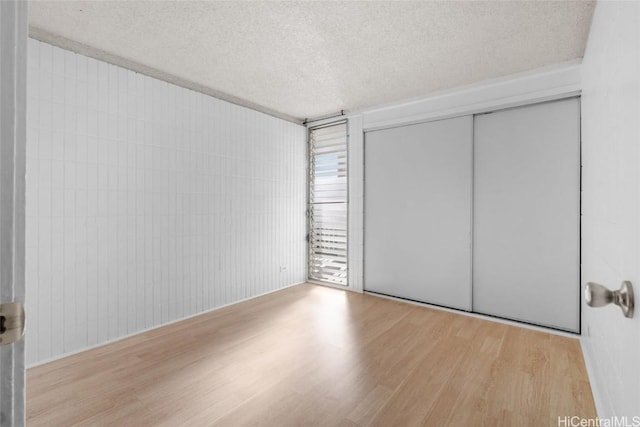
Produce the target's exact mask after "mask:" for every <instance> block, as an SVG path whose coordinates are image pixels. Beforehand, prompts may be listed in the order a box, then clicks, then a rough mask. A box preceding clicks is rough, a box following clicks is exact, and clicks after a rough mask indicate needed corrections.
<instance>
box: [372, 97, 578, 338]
mask: <svg viewBox="0 0 640 427" xmlns="http://www.w3.org/2000/svg"><path fill="white" fill-rule="evenodd" d="M364 170H365V190H364V194H365V201H364V203H365V205H364V206H365V215H364V284H365V286H364V287H365V290H366V291H369V292H376V293H380V294H384V295H390V296H396V297H401V298H406V299H410V300H415V301H420V302H426V303H430V304H436V305H441V306H445V307H450V308H455V309H460V310H465V311H472V312H477V313H482V314H486V315H491V316H497V317H501V318H506V319H512V320H516V321H521V322H526V323H531V324H536V325H541V326H547V327H552V328H556V329H562V330H567V331H573V332H578V331H579V307H580V305H579V301H580V300H579V288H580V282H579V281H580V277H579V272H580V259H579V254H580V104H579V99H578V98H569V99H563V100H558V101H551V102H545V103H539V104H534V105H527V106H522V107H516V108H510V109H504V110H498V111H494V112H490V113H483V114H477V115H469V116H464V117H456V118H451V119H444V120H438V121H432V122H427V123H421V124H412V125H405V126H398V127H393V128H388V129H382V130H375V131H369V132H366V134H365V168H364Z"/></svg>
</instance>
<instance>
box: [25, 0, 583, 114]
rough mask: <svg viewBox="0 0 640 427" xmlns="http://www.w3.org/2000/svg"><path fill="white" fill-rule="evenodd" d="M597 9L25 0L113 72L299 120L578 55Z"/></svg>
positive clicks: (48, 33)
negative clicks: (124, 70) (147, 73)
mask: <svg viewBox="0 0 640 427" xmlns="http://www.w3.org/2000/svg"><path fill="white" fill-rule="evenodd" d="M593 7H594V2H587V1H577V2H574V1H555V2H547V1H518V2H515V1H514V2H502V1H489V2H484V1H475V2H458V1H445V2H433V1H429V2H397V1H392V2H374V1H365V2H355V1H349V2H273V1H269V2H266V1H265V2H247V1H233V2H218V1H215V2H214V1H196V2H190V1H141V2H140V1H63V2H53V1H31V2H30V4H29V22H30V26H31V34H32V36H34V37H36V38H40V39H41V40H44V41H49V42H53V43H54V44H58V45H62V47H67V48H72V49H73V47H74V46H80V45H82V46H84V47H85V49H84V50H85V52H83V53H87V52H86V48H87V47H88V48H89V49H95V51H96V52H99V53H101V54H103V55H104V54H107V56H108V57H109V58H110V60H111V62H118V60H119V59H122V62H121V64H119V65H123V64H124V65H125V66H129V68H134V69H135V68H136V65H140V66H142V67H141V68H139V69H138V71H140V70H143V71H144V70H145V69H153V70H158V71H160V72H162V73H165V74H166V75H169V76H175V77H177V78H178V79H179V80H180V81H187V82H192V83H194V84H195V86H194V87H202V88H207V89H211V91H212V93H218V94H221V95H223V96H222V97H223V98H224V97H225V95H226V97H227V99H232V100H233V99H235V100H241V102H245V103H246V104H248V105H252V106H254V107H256V106H257V107H258V108H263V109H265V110H267V111H271V112H276V113H279V114H281V115H283V116H289V117H293V118H298V119H300V118H304V117H317V116H322V115H325V114H330V113H334V112H336V111H339V110H341V109H344V110H348V111H353V110H359V109H363V108H367V107H373V106H378V105H382V104H388V103H392V102H396V101H401V100H405V99H410V98H416V97H419V96H423V95H426V94H428V93H430V92H434V91H439V90H444V89H450V88H453V87H456V86H461V85H466V84H470V83H474V82H477V81H480V80H484V79H489V78H496V77H500V76H505V75H508V74H512V73H516V72H522V71H527V70H531V69H535V68H539V67H543V66H546V65H550V64H554V63H558V62H563V61H569V60H573V59H577V58H581V57H582V55H583V52H584V48H585V44H586V41H587V35H588V31H589V26H590V23H591V15H592V12H593ZM70 42H73V43H70ZM74 43H75V44H74ZM65 44H67V46H65ZM75 50H78V49H75ZM91 56H98V57H99V55H98V54H94V55H91ZM132 64H133V65H132ZM169 80H170V79H169ZM210 93H211V92H210Z"/></svg>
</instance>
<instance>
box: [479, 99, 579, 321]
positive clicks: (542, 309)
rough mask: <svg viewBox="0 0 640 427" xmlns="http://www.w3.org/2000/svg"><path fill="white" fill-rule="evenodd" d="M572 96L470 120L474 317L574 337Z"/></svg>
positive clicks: (575, 128)
mask: <svg viewBox="0 0 640 427" xmlns="http://www.w3.org/2000/svg"><path fill="white" fill-rule="evenodd" d="M579 162H580V105H579V100H578V99H577V98H572V99H567V100H562V101H555V102H548V103H543V104H537V105H533V106H526V107H521V108H514V109H509V110H503V111H498V112H495V113H491V114H483V115H478V116H476V117H475V125H474V238H473V310H474V311H476V312H479V313H485V314H491V315H495V316H500V317H505V318H509V319H516V320H521V321H525V322H530V323H534V324H538V325H546V326H551V327H554V328H560V329H565V330H569V331H578V330H579V287H580V284H579V268H580V260H579V251H580V225H579V224H580V163H579Z"/></svg>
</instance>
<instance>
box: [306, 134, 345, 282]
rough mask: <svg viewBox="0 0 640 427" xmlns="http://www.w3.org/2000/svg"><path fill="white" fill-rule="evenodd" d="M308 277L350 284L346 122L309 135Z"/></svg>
mask: <svg viewBox="0 0 640 427" xmlns="http://www.w3.org/2000/svg"><path fill="white" fill-rule="evenodd" d="M309 153H310V159H309V163H310V165H309V166H310V167H309V170H310V179H309V186H310V188H309V215H310V221H309V227H310V229H309V278H310V279H313V280H319V281H322V282H328V283H334V284H339V285H345V286H346V285H347V124H346V123H340V124H336V125H331V126H327V127H322V128H317V129H311V131H310V136H309Z"/></svg>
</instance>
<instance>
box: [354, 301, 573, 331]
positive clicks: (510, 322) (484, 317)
mask: <svg viewBox="0 0 640 427" xmlns="http://www.w3.org/2000/svg"><path fill="white" fill-rule="evenodd" d="M364 293H365V294H367V295H371V296H375V297H378V298H385V299H390V300H393V301H398V302H403V303H406V304H411V305H418V306H421V307H428V308H432V309H434V310H440V311H446V312H448V313H454V314H459V315H461V316H467V317H473V318H476V319H482V320H488V321H490V322H496V323H502V324H505V325H510V326H517V327H519V328H524V329H531V330H533V331H538V332H546V333H548V334H553V335H559V336H562V337H567V338H573V339H578V338H580V334H579V333H576V332H569V331H563V330H560V329H553V328H547V327H545V326H537V325H532V324H530V323H524V322H518V321H516V320H509V319H503V318H501V317H495V316H489V315H486V314H481V313H474V312H471V311H464V310H459V309H455V308H448V307H443V306H441V305H434V304H429V303H426V302H419V301H413V300H408V299H405V298H399V297H394V296H391V295H385V294H379V293H376V292H370V291H367V290H366V289H365V291H364Z"/></svg>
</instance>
